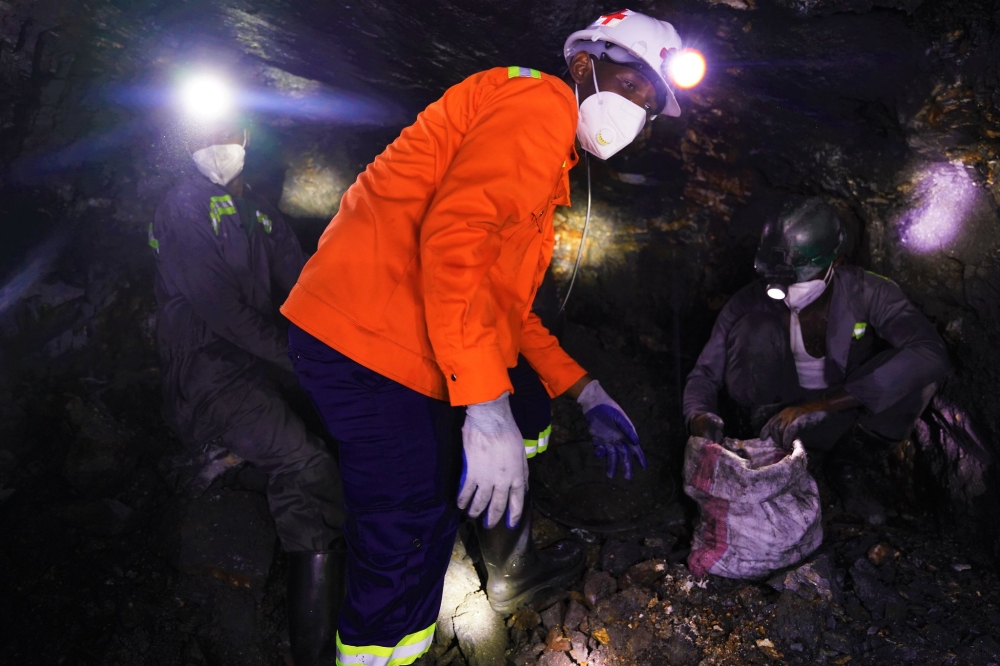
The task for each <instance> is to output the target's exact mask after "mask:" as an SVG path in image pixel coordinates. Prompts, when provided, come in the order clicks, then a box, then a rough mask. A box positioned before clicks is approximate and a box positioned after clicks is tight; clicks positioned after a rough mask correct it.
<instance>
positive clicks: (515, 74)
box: [507, 67, 542, 79]
mask: <svg viewBox="0 0 1000 666" xmlns="http://www.w3.org/2000/svg"><path fill="white" fill-rule="evenodd" d="M507 78H508V79H516V78H523V79H540V78H542V73H541V72H539V71H538V70H537V69H530V68H528V67H508V68H507Z"/></svg>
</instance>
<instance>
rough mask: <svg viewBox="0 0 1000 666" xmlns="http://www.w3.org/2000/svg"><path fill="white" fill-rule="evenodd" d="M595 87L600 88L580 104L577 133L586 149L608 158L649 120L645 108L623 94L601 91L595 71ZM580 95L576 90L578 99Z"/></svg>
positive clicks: (632, 138)
mask: <svg viewBox="0 0 1000 666" xmlns="http://www.w3.org/2000/svg"><path fill="white" fill-rule="evenodd" d="M591 71H592V72H593V71H594V70H593V69H591ZM594 90H597V92H596V93H594V94H593V95H591V96H590V97H588V98H587V99H585V100H583V104H581V105H580V120H579V122H578V124H577V126H576V137H577V138H578V139H579V140H580V145H581V146H582V147H583V149H584V150H586V151H587V152H588V153H590V154H591V155H594V156H595V157H599V158H601V159H602V160H606V159H608V158H609V157H611V156H612V155H614V154H615V153H617V152H618V151H619V150H621V149H622V148H624V147H625V146H627V145H628V144H630V143H632V142H633V141H634V140H635V137H637V136H639V132H641V131H642V128H643V126H644V125H645V124H646V111H645V110H644V109H643V108H642V107H641V106H639V105H638V104H635V103H633V102H631V101H629V100H627V99H625V98H624V97H622V96H621V95H618V94H616V93H613V92H607V91H605V92H601V91H600V90H599V89H598V87H597V73H596V72H594ZM579 95H580V93H579V91H577V98H578V99H579Z"/></svg>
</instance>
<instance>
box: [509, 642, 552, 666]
mask: <svg viewBox="0 0 1000 666" xmlns="http://www.w3.org/2000/svg"><path fill="white" fill-rule="evenodd" d="M543 652H545V643H535V644H533V645H527V646H525V647H524V648H522V649H521V651H520V652H518V653H517V654H516V655H515V656H514V666H535V664H536V663H537V662H538V657H539V655H541V654H542V653H543Z"/></svg>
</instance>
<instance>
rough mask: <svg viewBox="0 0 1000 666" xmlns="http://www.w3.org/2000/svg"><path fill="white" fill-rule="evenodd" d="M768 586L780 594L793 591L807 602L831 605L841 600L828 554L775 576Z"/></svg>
mask: <svg viewBox="0 0 1000 666" xmlns="http://www.w3.org/2000/svg"><path fill="white" fill-rule="evenodd" d="M768 584H769V585H771V587H773V588H774V589H776V590H778V591H779V592H781V591H783V590H791V591H793V592H797V593H798V594H799V596H801V597H803V598H804V599H807V600H810V601H811V600H820V601H823V602H826V603H831V602H833V601H834V599H839V598H840V589H839V585H838V583H837V578H836V575H835V572H834V569H833V562H832V561H831V558H830V556H829V555H828V554H826V553H824V554H822V555H819V556H816V557H814V558H813V559H811V560H810V561H809V562H806V563H805V564H803V565H801V566H798V567H796V568H794V569H792V570H791V571H788V572H785V573H784V574H779V575H778V576H775V577H774V578H772V579H771V580H770V581H768Z"/></svg>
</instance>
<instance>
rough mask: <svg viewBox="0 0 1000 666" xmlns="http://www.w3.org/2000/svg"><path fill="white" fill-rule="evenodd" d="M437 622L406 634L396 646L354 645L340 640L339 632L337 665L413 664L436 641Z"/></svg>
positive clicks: (383, 665) (391, 665) (397, 665)
mask: <svg viewBox="0 0 1000 666" xmlns="http://www.w3.org/2000/svg"><path fill="white" fill-rule="evenodd" d="M435 627H437V623H434V624H432V625H431V626H429V627H427V628H426V629H424V630H422V631H417V632H415V633H412V634H409V635H408V636H404V637H403V640H401V641H399V643H397V644H396V646H395V647H381V646H379V645H365V646H362V647H357V646H354V645H344V644H343V643H342V642H341V641H340V633H339V632H338V633H337V666H356V665H357V664H363V665H364V666H406V665H407V664H412V663H413V662H415V661H416V660H417V659H419V658H420V656H421V655H423V654H424V653H425V652H427V650H428V649H429V648H430V646H431V643H432V642H433V641H434V628H435Z"/></svg>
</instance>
